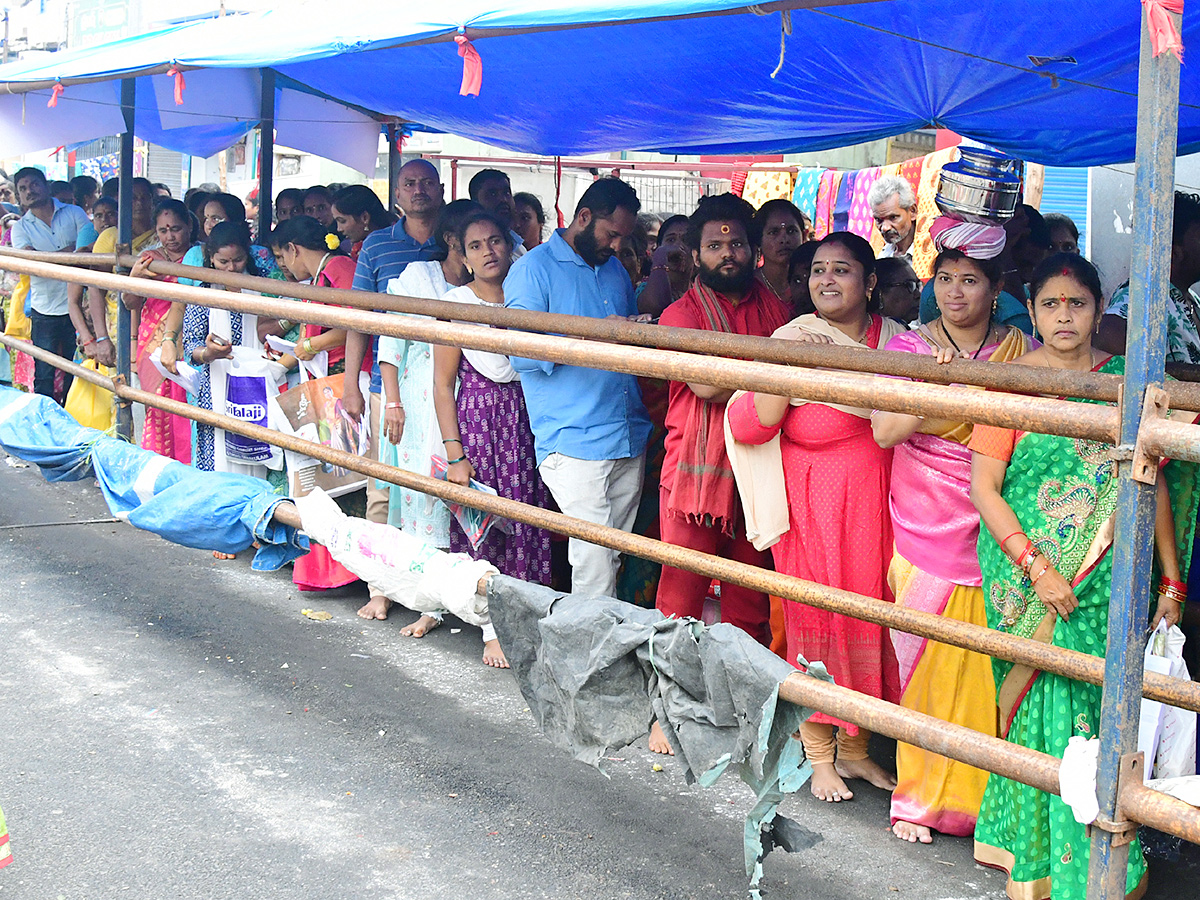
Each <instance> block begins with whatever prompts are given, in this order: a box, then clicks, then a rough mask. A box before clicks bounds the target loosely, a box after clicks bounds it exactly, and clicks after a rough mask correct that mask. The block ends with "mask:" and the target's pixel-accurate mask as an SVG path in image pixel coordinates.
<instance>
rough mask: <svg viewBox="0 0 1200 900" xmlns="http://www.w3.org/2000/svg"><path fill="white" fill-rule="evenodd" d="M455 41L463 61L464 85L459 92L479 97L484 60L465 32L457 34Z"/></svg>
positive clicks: (463, 94) (464, 95)
mask: <svg viewBox="0 0 1200 900" xmlns="http://www.w3.org/2000/svg"><path fill="white" fill-rule="evenodd" d="M454 43H456V44H458V55H459V56H461V57H462V61H463V77H462V86H461V87H460V88H459V89H458V93H459V94H461V95H462V96H463V97H466V96H468V95H469V96H472V97H478V96H479V88H480V87H481V86H482V85H483V60H482V59H480V58H479V51H478V50H476V49H475V47H474V45H472V43H471V39H470V38H469V37H467V36H466V35H465V34H456V35H455V36H454Z"/></svg>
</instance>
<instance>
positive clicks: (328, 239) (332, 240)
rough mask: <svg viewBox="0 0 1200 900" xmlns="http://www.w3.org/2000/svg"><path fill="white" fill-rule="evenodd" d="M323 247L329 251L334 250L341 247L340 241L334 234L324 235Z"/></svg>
mask: <svg viewBox="0 0 1200 900" xmlns="http://www.w3.org/2000/svg"><path fill="white" fill-rule="evenodd" d="M325 246H326V247H328V248H329V249H330V250H336V249H337V248H338V247H340V246H342V240H341V238H339V237H338V236H337V235H336V234H327V235H325Z"/></svg>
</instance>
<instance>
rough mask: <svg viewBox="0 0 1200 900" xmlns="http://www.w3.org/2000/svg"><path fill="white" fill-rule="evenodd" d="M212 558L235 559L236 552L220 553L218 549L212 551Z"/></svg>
mask: <svg viewBox="0 0 1200 900" xmlns="http://www.w3.org/2000/svg"><path fill="white" fill-rule="evenodd" d="M213 559H237V554H236V553H222V552H221V551H220V550H214V551H213Z"/></svg>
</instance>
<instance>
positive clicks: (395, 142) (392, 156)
mask: <svg viewBox="0 0 1200 900" xmlns="http://www.w3.org/2000/svg"><path fill="white" fill-rule="evenodd" d="M400 133H401V132H400V128H399V127H398V126H396V125H388V126H387V142H388V202H387V208H388V210H389V211H394V210H395V209H396V185H398V184H399V183H400Z"/></svg>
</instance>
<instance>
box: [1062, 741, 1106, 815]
mask: <svg viewBox="0 0 1200 900" xmlns="http://www.w3.org/2000/svg"><path fill="white" fill-rule="evenodd" d="M1099 760H1100V740H1099V739H1098V738H1092V739H1091V740H1088V739H1087V738H1084V737H1082V736H1080V735H1078V734H1077V735H1075V736H1074V737H1072V738H1071V739H1070V740H1069V741H1067V749H1066V750H1064V751H1063V758H1062V765H1060V766H1059V769H1058V793H1059V796H1060V797H1062V799H1063V802H1064V803H1066V804H1067V806H1069V807H1071V812H1072V813H1073V814H1074V815H1075V821H1076V822H1078V823H1079V824H1080V825H1091V824H1092V823H1093V822H1095V821H1096V816H1098V815H1100V801H1099V800H1098V799H1097V798H1096V767H1097V765H1098V764H1099Z"/></svg>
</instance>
